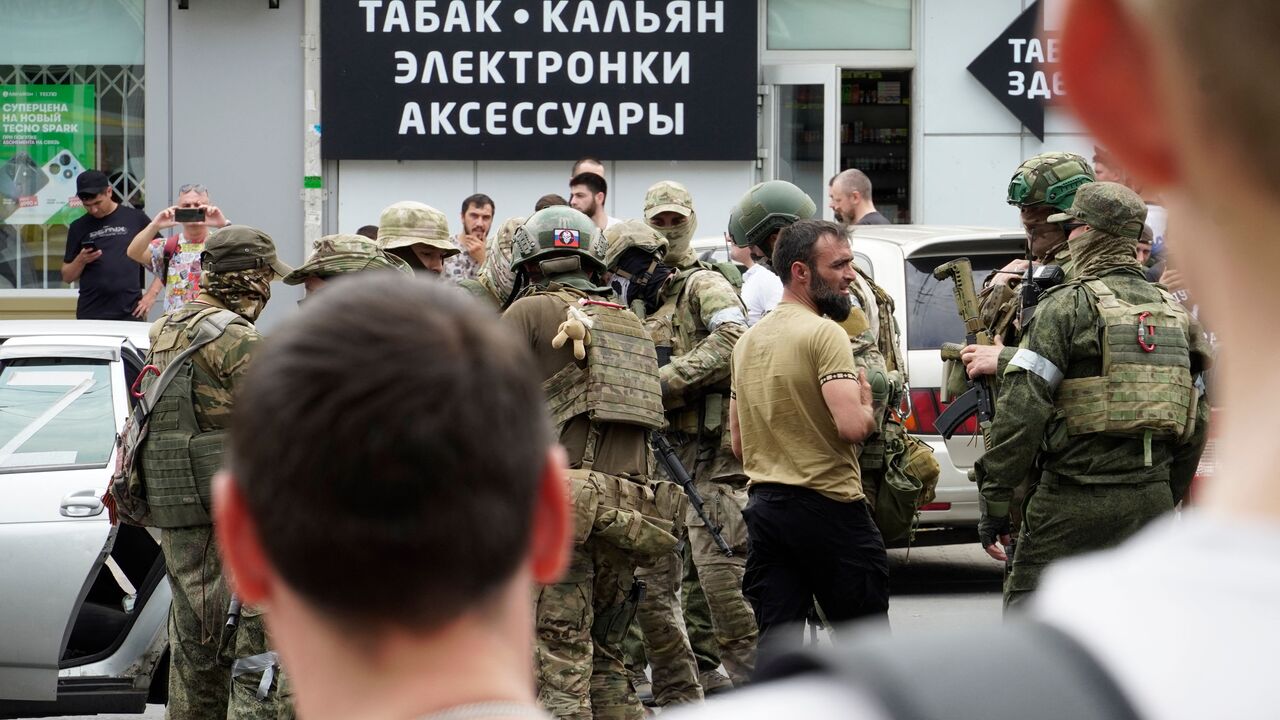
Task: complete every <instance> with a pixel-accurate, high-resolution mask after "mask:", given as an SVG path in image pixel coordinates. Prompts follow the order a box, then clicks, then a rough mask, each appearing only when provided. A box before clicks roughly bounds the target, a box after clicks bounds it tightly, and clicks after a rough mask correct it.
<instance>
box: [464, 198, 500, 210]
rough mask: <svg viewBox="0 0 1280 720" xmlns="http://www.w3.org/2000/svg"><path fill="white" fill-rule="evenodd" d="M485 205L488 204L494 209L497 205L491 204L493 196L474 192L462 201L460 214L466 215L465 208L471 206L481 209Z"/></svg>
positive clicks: (467, 208) (468, 208)
mask: <svg viewBox="0 0 1280 720" xmlns="http://www.w3.org/2000/svg"><path fill="white" fill-rule="evenodd" d="M485 206H488V207H490V208H492V209H495V210H496V209H497V207H498V206H497V205H494V204H493V198H491V197H489V196H488V195H485V194H484V193H476V194H475V195H471V196H469V197H468V198H467V199H466V200H463V201H462V214H463V215H466V214H467V210H470V209H471V208H473V207H474V208H479V209H481V210H483V209H484V208H485Z"/></svg>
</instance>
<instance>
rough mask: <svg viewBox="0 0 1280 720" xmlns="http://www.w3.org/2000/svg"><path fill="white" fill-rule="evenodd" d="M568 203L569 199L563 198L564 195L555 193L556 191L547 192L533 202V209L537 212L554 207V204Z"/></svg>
mask: <svg viewBox="0 0 1280 720" xmlns="http://www.w3.org/2000/svg"><path fill="white" fill-rule="evenodd" d="M568 204H569V201H568V200H565V199H564V196H562V195H557V194H556V193H547V194H546V195H543V196H542V197H540V198H538V201H537V202H535V203H534V204H533V211H534V212H538V211H539V210H546V209H547V208H549V207H554V206H556V205H568Z"/></svg>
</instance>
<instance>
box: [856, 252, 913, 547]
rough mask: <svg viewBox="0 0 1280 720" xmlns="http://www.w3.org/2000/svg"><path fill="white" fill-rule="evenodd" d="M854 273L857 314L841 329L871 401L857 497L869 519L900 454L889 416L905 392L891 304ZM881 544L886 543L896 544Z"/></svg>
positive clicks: (898, 430) (897, 429) (901, 431)
mask: <svg viewBox="0 0 1280 720" xmlns="http://www.w3.org/2000/svg"><path fill="white" fill-rule="evenodd" d="M854 267H855V269H856V270H857V272H858V279H857V280H855V281H854V282H853V284H852V285H850V286H849V291H850V294H851V295H852V296H853V299H854V301H855V305H856V306H857V309H858V310H859V311H860V312H858V313H850V317H849V319H848V320H846V321H845V322H844V323H842V324H841V325H842V327H844V329H845V331H846V332H848V333H849V345H850V349H851V351H852V352H853V362H854V365H856V366H857V367H858V368H859V369H864V370H866V371H867V380H868V382H870V383H871V388H872V393H873V397H874V400H875V411H876V433H875V434H874V435H872V436H871V437H869V438H867V440H866V442H864V443H863V445H862V449H861V450H859V452H858V467H859V468H860V469H861V470H862V491H863V493H864V494H865V495H866V496H867V505H868V507H869V508H870V509H871V514H872V516H873V517H875V515H876V512H875V508H876V500H877V497H878V493H879V489H880V485H881V483H882V482H883V481H884V475H885V467H886V462H887V461H888V458H889V457H890V456H891V455H892V454H893V453H900V452H902V449H903V442H904V440H903V436H904V435H905V434H906V429H905V428H903V427H902V423H900V422H899V421H898V416H897V414H896V412H895V411H896V410H897V408H898V406H899V404H900V403H901V400H902V393H903V391H904V390H905V388H906V377H905V376H906V366H905V364H904V363H903V362H902V351H901V345H900V344H899V333H898V323H897V321H896V320H895V319H894V317H893V309H894V303H893V298H892V297H890V296H889V294H888V293H886V292H885V291H884V289H883V288H881V287H880V286H879V285H876V283H875V281H874V280H872V279H871V277H870V276H869V275H867V274H866V273H865V272H863V270H862V268H859V267H857V266H856V265H855V266H854ZM883 529H884V528H882V530H883ZM884 539H885V541H886V542H889V541H892V540H895V539H898V538H894V537H885V538H884Z"/></svg>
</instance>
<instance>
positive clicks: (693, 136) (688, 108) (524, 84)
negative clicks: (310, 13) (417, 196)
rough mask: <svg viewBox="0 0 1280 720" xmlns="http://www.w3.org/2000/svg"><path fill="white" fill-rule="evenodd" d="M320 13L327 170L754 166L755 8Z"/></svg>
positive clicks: (408, 8) (449, 6)
mask: <svg viewBox="0 0 1280 720" xmlns="http://www.w3.org/2000/svg"><path fill="white" fill-rule="evenodd" d="M322 8H323V9H322V14H321V57H322V61H321V63H322V86H321V90H322V94H321V98H322V110H321V113H322V117H321V127H322V136H321V148H322V154H323V156H324V157H326V158H331V159H397V160H408V159H420V160H563V159H572V158H577V157H579V156H581V155H583V154H586V153H590V154H593V155H599V156H601V157H606V158H609V159H611V160H753V159H755V156H756V72H757V71H756V24H757V18H756V15H757V7H756V3H754V2H743V1H733V2H729V1H725V0H720V1H702V0H609V1H605V0H538V1H533V0H452V1H450V0H416V1H415V0H404V1H402V0H325V2H324V3H323V4H322Z"/></svg>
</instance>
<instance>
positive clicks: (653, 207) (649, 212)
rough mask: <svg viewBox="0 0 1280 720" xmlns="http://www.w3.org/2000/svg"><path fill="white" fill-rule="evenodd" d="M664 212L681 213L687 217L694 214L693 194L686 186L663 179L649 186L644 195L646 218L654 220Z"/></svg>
mask: <svg viewBox="0 0 1280 720" xmlns="http://www.w3.org/2000/svg"><path fill="white" fill-rule="evenodd" d="M664 212H673V213H679V214H681V215H683V216H685V217H689V215H691V214H693V196H692V195H690V194H689V190H688V189H686V188H685V186H683V185H681V184H680V183H678V182H674V181H671V180H663V181H662V182H659V183H655V184H654V185H653V187H651V188H649V191H648V192H646V193H645V195H644V219H645V220H652V219H653V218H654V216H655V215H658V214H659V213H664Z"/></svg>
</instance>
